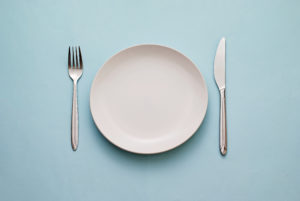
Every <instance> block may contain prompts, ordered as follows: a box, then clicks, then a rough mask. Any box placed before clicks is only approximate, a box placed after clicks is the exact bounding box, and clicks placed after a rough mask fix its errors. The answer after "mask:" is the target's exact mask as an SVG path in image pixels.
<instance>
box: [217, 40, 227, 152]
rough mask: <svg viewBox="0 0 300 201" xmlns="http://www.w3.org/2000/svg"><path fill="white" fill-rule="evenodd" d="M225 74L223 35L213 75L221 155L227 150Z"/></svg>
mask: <svg viewBox="0 0 300 201" xmlns="http://www.w3.org/2000/svg"><path fill="white" fill-rule="evenodd" d="M225 74H226V73H225V38H224V37H223V38H222V39H221V40H220V42H219V45H218V48H217V52H216V56H215V61H214V75H215V80H216V83H217V86H218V88H219V91H220V152H221V154H222V155H225V154H226V152H227V128H226V101H225V88H226V85H225Z"/></svg>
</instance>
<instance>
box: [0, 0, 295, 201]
mask: <svg viewBox="0 0 300 201" xmlns="http://www.w3.org/2000/svg"><path fill="white" fill-rule="evenodd" d="M299 10H300V1H298V0H287V1H279V0H252V1H250V0H249V1H240V0H227V1H224V0H206V1H200V0H199V1H196V0H194V1H178V0H176V1H174V0H168V1H164V0H152V1H139V0H127V1H121V0H119V1H115V0H106V1H97V0H86V1H78V0H76V1H66V0H54V1H53V0H52V1H50V0H49V1H37V0H27V1H21V0H2V1H1V2H0V25H1V31H0V33H1V35H0V58H1V59H0V88H1V96H0V130H1V131H0V200H1V201H12V200H13V201H16V200H18V201H23V200H24V201H40V200H43V201H48V200H49V201H54V200H55V201H66V200H72V201H83V200H84V201H92V200H97V201H99V200H105V201H199V200H203V201H220V200H226V201H241V200H242V201H253V200H272V201H283V200H288V201H297V200H299V199H300V187H299V186H300V171H299V170H300V151H299V145H300V127H299V120H300V106H299V104H300V81H299V76H300V66H299V57H300V50H299V47H300V42H299V41H300V40H299V36H300V12H299ZM222 36H225V37H226V38H227V112H228V113H227V118H228V143H229V150H228V155H227V156H226V157H225V158H223V157H221V156H220V154H219V150H218V129H219V124H218V121H219V120H218V118H219V94H218V91H217V88H216V85H215V82H214V78H213V60H214V55H215V51H216V48H217V45H218V42H219V39H220V38H221V37H222ZM141 43H155V44H161V45H166V46H169V47H172V48H175V49H177V50H179V51H180V52H182V53H183V54H185V55H186V56H188V57H189V58H190V59H191V60H192V61H193V62H194V63H195V64H196V65H197V66H198V68H199V69H200V71H201V72H202V74H203V76H204V77H205V79H206V83H207V86H208V93H209V106H208V111H207V116H206V118H205V121H204V122H203V124H202V126H201V128H200V129H199V131H198V132H197V133H196V135H195V136H194V137H193V138H192V139H190V140H189V141H188V142H187V143H185V144H184V145H183V146H181V147H179V148H177V149H175V150H173V151H170V152H167V153H164V154H159V155H150V156H143V155H135V154H131V153H127V152H124V151H121V150H119V149H118V148H116V147H115V146H113V145H111V144H110V143H109V142H108V141H107V140H105V139H104V137H102V135H101V134H100V133H99V132H98V130H97V128H96V127H95V125H94V123H93V120H92V117H91V114H90V111H89V90H90V86H91V83H92V80H93V78H94V76H95V74H96V72H97V71H98V69H99V68H100V67H101V65H102V64H103V63H104V62H105V61H106V60H107V59H109V58H110V56H112V55H113V54H115V53H117V52H118V51H120V50H122V49H124V48H127V47H129V46H133V45H136V44H141ZM77 44H79V45H81V48H82V51H83V59H84V64H85V69H84V73H83V77H82V78H81V80H80V82H79V94H78V98H79V123H80V128H79V131H80V133H79V134H80V138H79V149H78V151H77V152H75V153H74V152H73V151H72V149H71V144H70V121H71V97H72V96H71V94H72V82H71V80H70V79H69V77H68V73H67V48H68V46H69V45H77Z"/></svg>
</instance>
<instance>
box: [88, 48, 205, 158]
mask: <svg viewBox="0 0 300 201" xmlns="http://www.w3.org/2000/svg"><path fill="white" fill-rule="evenodd" d="M207 101H208V95H207V88H206V85H205V81H204V79H203V77H202V75H201V73H200V72H199V70H198V69H197V67H196V66H195V64H193V63H192V62H191V61H190V60H189V59H188V58H187V57H185V56H184V55H182V54H181V53H179V52H177V51H176V50H173V49H170V48H168V47H164V46H159V45H139V46H134V47H130V48H128V49H125V50H123V51H121V52H119V53H118V54H116V55H114V56H113V57H111V58H110V59H109V60H108V61H107V62H106V63H105V64H104V65H103V66H102V68H101V69H100V70H99V71H98V73H97V75H96V77H95V79H94V81H93V84H92V88H91V94H90V107H91V112H92V116H93V119H94V121H95V123H96V125H97V127H98V129H99V130H100V132H101V133H102V134H103V135H104V136H105V138H107V139H108V140H109V141H110V142H111V143H113V144H115V145H116V146H118V147H120V148H121V149H124V150H127V151H130V152H134V153H139V154H153V153H160V152H164V151H168V150H170V149H173V148H175V147H177V146H179V145H181V144H182V143H184V142H185V141H186V140H188V139H189V138H190V137H191V136H192V135H193V134H194V133H195V132H196V131H197V129H198V128H199V126H200V124H201V122H202V120H203V118H204V116H205V113H206V108H207Z"/></svg>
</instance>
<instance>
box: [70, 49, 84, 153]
mask: <svg viewBox="0 0 300 201" xmlns="http://www.w3.org/2000/svg"><path fill="white" fill-rule="evenodd" d="M74 49H75V53H74ZM77 52H78V54H79V58H78V56H77ZM68 68H69V76H70V78H71V79H72V80H73V105H72V126H71V142H72V148H73V150H74V151H76V149H77V147H78V110H77V81H78V80H79V79H80V77H81V75H82V71H83V70H82V68H83V63H82V57H81V51H80V47H78V48H77V47H75V48H74V47H72V54H71V48H70V47H69V55H68Z"/></svg>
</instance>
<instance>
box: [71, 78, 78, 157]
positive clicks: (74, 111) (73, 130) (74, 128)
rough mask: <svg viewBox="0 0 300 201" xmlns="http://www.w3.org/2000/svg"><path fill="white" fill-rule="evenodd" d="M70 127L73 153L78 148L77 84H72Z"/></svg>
mask: <svg viewBox="0 0 300 201" xmlns="http://www.w3.org/2000/svg"><path fill="white" fill-rule="evenodd" d="M73 83H74V84H73V104H72V126H71V142H72V149H73V151H76V150H77V147H78V110H77V82H76V81H74V82H73Z"/></svg>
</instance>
